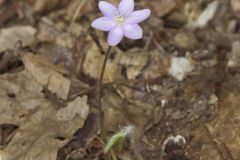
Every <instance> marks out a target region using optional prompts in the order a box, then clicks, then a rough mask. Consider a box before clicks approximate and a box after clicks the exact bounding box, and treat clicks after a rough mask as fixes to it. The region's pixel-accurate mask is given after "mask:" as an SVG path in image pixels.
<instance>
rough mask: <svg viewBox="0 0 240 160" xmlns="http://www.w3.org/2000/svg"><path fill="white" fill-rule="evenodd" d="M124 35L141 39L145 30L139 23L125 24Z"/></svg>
mask: <svg viewBox="0 0 240 160" xmlns="http://www.w3.org/2000/svg"><path fill="white" fill-rule="evenodd" d="M124 32H125V33H124V35H125V36H126V37H127V38H129V39H141V38H142V36H143V30H142V28H141V27H140V26H139V25H138V24H125V25H124Z"/></svg>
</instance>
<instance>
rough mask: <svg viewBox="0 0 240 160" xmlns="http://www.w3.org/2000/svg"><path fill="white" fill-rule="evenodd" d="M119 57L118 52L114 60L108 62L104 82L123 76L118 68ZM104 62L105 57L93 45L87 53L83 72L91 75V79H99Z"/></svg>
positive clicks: (93, 44)
mask: <svg viewBox="0 0 240 160" xmlns="http://www.w3.org/2000/svg"><path fill="white" fill-rule="evenodd" d="M119 56H120V54H119V53H118V52H117V53H116V55H115V56H114V59H113V60H109V61H108V63H107V65H106V70H105V73H104V78H103V81H104V82H109V81H112V80H115V79H119V77H120V75H121V72H120V67H119V66H118V62H119ZM103 60H104V55H102V54H101V52H100V50H99V49H98V47H97V45H96V44H95V43H92V44H91V46H90V48H89V50H88V51H87V53H86V57H85V61H84V64H83V72H84V73H85V74H87V75H89V76H90V77H91V78H94V79H98V77H99V75H100V72H101V67H102V64H103ZM93 64H94V65H93Z"/></svg>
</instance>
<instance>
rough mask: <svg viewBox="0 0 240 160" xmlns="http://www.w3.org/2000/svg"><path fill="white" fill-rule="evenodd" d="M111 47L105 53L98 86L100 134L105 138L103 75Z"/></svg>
mask: <svg viewBox="0 0 240 160" xmlns="http://www.w3.org/2000/svg"><path fill="white" fill-rule="evenodd" d="M111 49H112V47H111V46H109V47H108V50H107V52H106V54H105V58H104V62H103V65H102V70H101V74H100V77H99V80H98V85H97V86H98V87H97V106H98V112H99V123H100V134H101V137H102V138H103V139H105V138H106V136H105V135H106V133H105V129H104V119H103V118H104V113H103V110H102V102H101V92H102V80H103V76H104V72H105V68H106V64H107V60H108V56H109V54H110V52H111Z"/></svg>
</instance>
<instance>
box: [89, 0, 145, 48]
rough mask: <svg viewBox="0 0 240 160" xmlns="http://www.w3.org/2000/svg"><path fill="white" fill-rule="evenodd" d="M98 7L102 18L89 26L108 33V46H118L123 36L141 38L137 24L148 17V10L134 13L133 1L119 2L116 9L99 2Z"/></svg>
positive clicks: (106, 3)
mask: <svg viewBox="0 0 240 160" xmlns="http://www.w3.org/2000/svg"><path fill="white" fill-rule="evenodd" d="M98 7H99V9H100V10H101V12H102V13H103V15H104V16H103V17H100V18H97V19H96V20H94V21H93V22H92V24H91V26H92V27H94V28H96V29H99V30H102V31H107V32H109V34H108V43H109V45H110V46H116V45H118V44H119V43H120V42H121V40H122V39H123V37H124V36H125V37H127V38H129V39H141V38H142V36H143V30H142V28H141V27H140V26H139V25H138V24H139V23H141V22H142V21H144V20H145V19H147V18H148V17H149V16H150V10H149V9H142V10H137V11H134V0H121V1H120V3H119V5H118V7H115V6H114V5H112V4H111V3H108V2H105V1H100V2H99V4H98Z"/></svg>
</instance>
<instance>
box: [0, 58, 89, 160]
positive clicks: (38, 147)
mask: <svg viewBox="0 0 240 160" xmlns="http://www.w3.org/2000/svg"><path fill="white" fill-rule="evenodd" d="M28 56H29V55H27V56H26V57H24V59H25V64H26V61H27V60H28V63H30V62H29V61H31V60H33V59H34V58H33V57H31V56H29V57H28ZM31 58H33V59H31ZM35 58H36V57H35ZM26 59H27V60H26ZM34 60H36V59H34ZM34 62H35V61H33V62H32V63H34ZM38 62H39V61H38ZM37 64H39V63H37ZM29 66H30V65H27V67H29ZM32 66H33V67H34V64H32ZM38 67H39V68H41V65H40V66H38ZM42 69H43V68H42ZM51 69H52V68H51V67H49V68H45V70H44V71H45V72H40V73H39V72H37V73H36V74H47V73H51V74H53V75H51V76H50V77H55V76H56V75H60V74H59V73H57V72H56V71H53V70H51ZM37 71H39V70H37ZM43 77H47V76H44V75H43ZM55 78H59V77H57V76H56V77H55ZM50 79H51V78H50ZM60 79H61V78H60ZM39 80H40V79H39V78H36V77H34V76H33V75H32V72H29V70H27V69H26V70H24V71H22V72H20V73H17V74H5V75H3V76H1V77H0V95H1V98H0V101H1V104H2V105H1V107H0V114H1V116H0V124H14V125H17V126H18V129H17V130H16V133H15V134H14V136H13V138H12V140H11V141H10V142H9V144H8V145H7V146H6V147H5V148H3V151H2V153H3V154H2V153H1V156H3V159H7V160H26V159H34V160H42V159H46V160H56V157H57V151H58V149H59V148H60V147H62V146H64V145H65V144H66V143H67V141H68V140H69V139H70V137H71V136H72V135H73V134H74V133H75V132H76V131H77V130H78V129H79V128H81V127H82V126H83V124H84V121H85V120H86V118H87V116H88V113H89V106H88V104H87V97H77V98H76V99H74V100H73V101H72V102H69V103H68V104H67V105H66V107H64V108H61V109H57V107H56V106H55V104H54V103H53V102H51V101H50V100H49V99H47V98H45V95H44V93H43V92H42V89H43V87H44V86H43V85H44V84H43V83H41V82H42V81H39ZM62 91H63V92H64V90H63V89H62ZM63 111H67V112H65V113H68V114H64V116H65V117H64V116H61V117H62V118H64V120H63V119H61V120H59V115H63V114H62V113H63Z"/></svg>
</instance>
